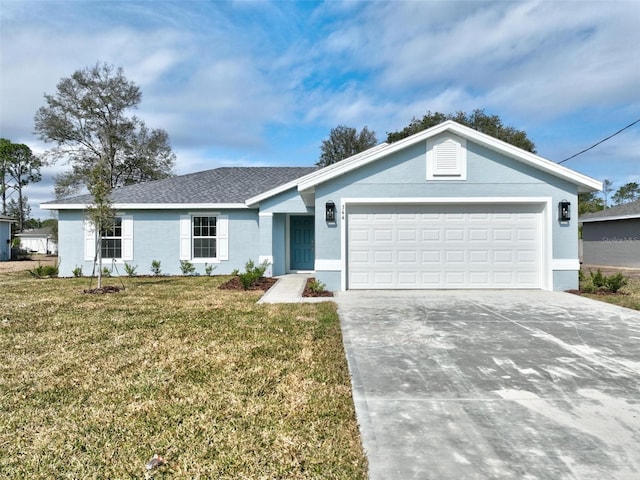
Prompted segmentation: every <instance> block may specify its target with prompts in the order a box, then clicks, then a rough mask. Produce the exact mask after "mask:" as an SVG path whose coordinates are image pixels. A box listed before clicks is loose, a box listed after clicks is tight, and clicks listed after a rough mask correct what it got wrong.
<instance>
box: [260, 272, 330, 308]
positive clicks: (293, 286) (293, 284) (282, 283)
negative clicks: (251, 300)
mask: <svg viewBox="0 0 640 480" xmlns="http://www.w3.org/2000/svg"><path fill="white" fill-rule="evenodd" d="M310 277H313V274H312V273H290V274H288V275H282V276H280V277H277V278H278V281H277V282H276V284H275V285H274V286H273V287H271V288H270V289H269V290H268V291H267V293H265V294H264V295H263V296H262V298H260V300H258V303H318V302H331V301H333V297H303V296H302V292H304V287H305V285H306V284H307V279H308V278H310Z"/></svg>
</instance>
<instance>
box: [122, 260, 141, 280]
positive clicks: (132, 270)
mask: <svg viewBox="0 0 640 480" xmlns="http://www.w3.org/2000/svg"><path fill="white" fill-rule="evenodd" d="M136 268H138V266H137V265H131V264H130V263H127V262H125V263H124V271H125V273H126V274H127V276H128V277H135V276H136Z"/></svg>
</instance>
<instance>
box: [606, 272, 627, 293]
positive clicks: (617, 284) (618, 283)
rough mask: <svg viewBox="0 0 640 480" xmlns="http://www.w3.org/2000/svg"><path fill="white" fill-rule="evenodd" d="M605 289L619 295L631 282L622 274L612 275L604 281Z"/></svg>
mask: <svg viewBox="0 0 640 480" xmlns="http://www.w3.org/2000/svg"><path fill="white" fill-rule="evenodd" d="M604 283H605V287H606V288H607V290H608V291H609V292H611V293H617V292H618V290H620V289H621V288H622V287H624V286H625V285H627V284H628V283H629V281H628V280H627V278H626V277H625V276H624V275H622V274H621V273H620V272H618V273H616V274H615V275H610V276H608V277H605V279H604Z"/></svg>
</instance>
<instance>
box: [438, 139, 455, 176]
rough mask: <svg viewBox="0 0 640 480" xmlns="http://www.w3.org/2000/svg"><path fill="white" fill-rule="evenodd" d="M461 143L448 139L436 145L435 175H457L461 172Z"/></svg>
mask: <svg viewBox="0 0 640 480" xmlns="http://www.w3.org/2000/svg"><path fill="white" fill-rule="evenodd" d="M458 147H459V145H458V144H457V143H456V142H454V141H453V140H446V141H444V142H442V143H440V144H438V145H435V147H434V150H435V151H434V157H435V158H434V163H433V174H434V175H456V174H459V173H460V158H459V155H458Z"/></svg>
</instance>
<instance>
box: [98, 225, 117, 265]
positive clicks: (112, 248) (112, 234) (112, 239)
mask: <svg viewBox="0 0 640 480" xmlns="http://www.w3.org/2000/svg"><path fill="white" fill-rule="evenodd" d="M101 233H102V244H101V245H100V247H101V250H102V258H122V217H115V218H114V219H113V222H110V223H109V225H107V227H106V228H104V229H103V230H102V232H101Z"/></svg>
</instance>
